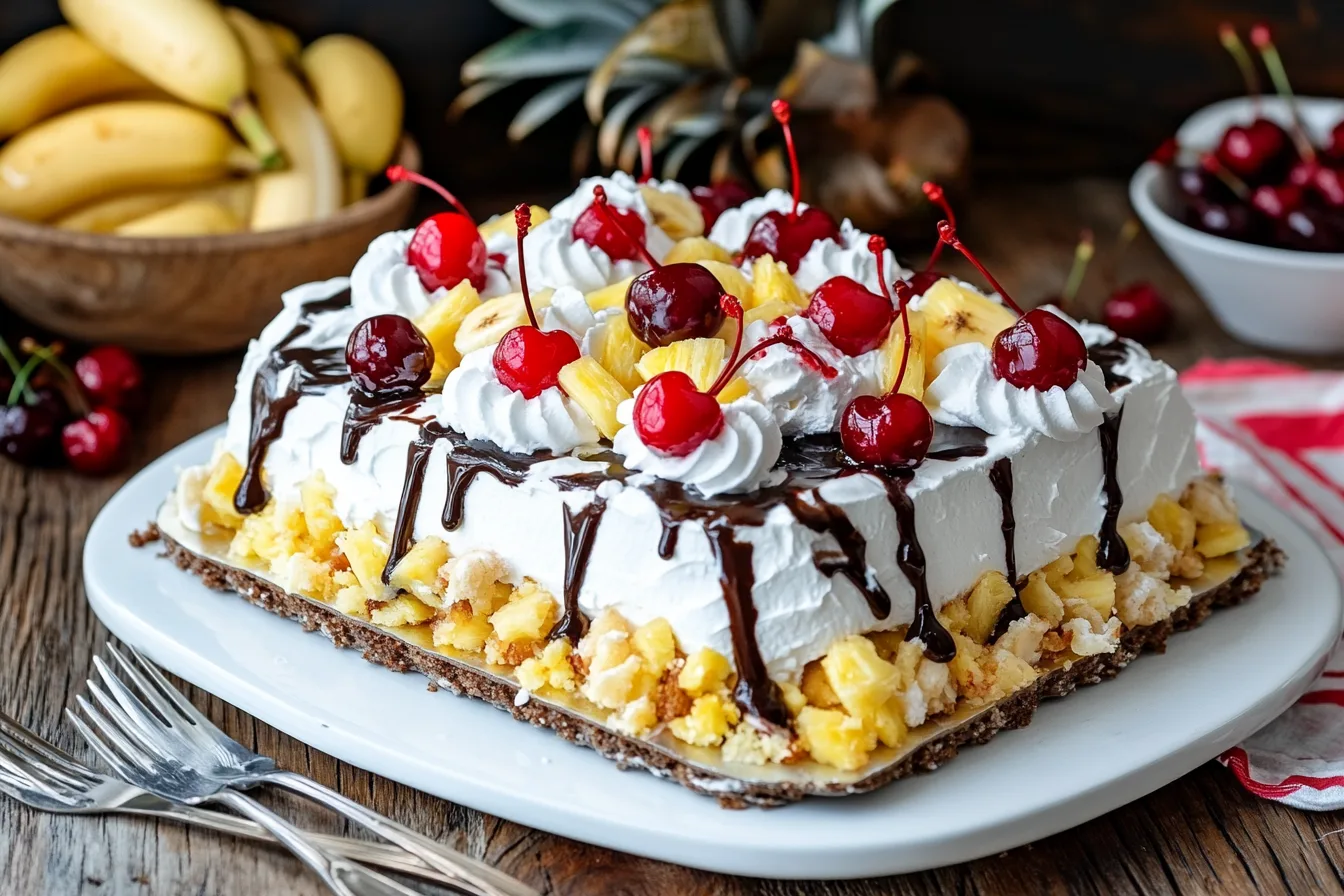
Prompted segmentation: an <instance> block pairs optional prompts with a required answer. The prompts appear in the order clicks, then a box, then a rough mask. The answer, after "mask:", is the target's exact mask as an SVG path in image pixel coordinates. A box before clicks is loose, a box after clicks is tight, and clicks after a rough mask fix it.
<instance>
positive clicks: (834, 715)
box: [795, 706, 877, 771]
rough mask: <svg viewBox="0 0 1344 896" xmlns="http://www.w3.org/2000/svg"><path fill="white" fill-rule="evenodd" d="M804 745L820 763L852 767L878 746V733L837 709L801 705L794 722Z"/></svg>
mask: <svg viewBox="0 0 1344 896" xmlns="http://www.w3.org/2000/svg"><path fill="white" fill-rule="evenodd" d="M795 728H796V729H797V731H798V738H799V740H800V741H801V742H802V747H803V749H805V750H807V751H808V752H809V753H811V754H812V758H813V759H815V760H816V761H817V762H820V763H822V764H823V765H830V766H834V767H835V768H838V769H843V770H844V771H854V770H855V769H857V768H861V767H862V766H863V764H864V763H865V762H867V761H868V754H869V753H871V752H872V751H873V749H874V748H876V747H877V734H876V732H871V731H868V730H865V728H864V726H863V724H862V723H861V722H859V720H858V719H853V718H850V717H849V716H847V715H845V714H844V713H843V712H841V711H840V710H838V709H818V708H817V707H815V706H804V707H803V708H802V711H800V712H799V713H798V718H797V720H796V723H795Z"/></svg>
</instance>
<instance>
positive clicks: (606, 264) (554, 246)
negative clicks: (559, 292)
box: [505, 199, 673, 293]
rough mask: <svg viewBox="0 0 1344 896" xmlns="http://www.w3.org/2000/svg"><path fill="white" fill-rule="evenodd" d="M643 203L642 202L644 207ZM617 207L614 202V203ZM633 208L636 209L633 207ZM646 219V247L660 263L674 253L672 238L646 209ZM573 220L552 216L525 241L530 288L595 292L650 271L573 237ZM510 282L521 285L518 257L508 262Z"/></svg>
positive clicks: (639, 263)
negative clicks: (562, 287) (618, 281)
mask: <svg viewBox="0 0 1344 896" xmlns="http://www.w3.org/2000/svg"><path fill="white" fill-rule="evenodd" d="M643 201H644V200H642V199H640V200H639V202H640V203H641V204H642V203H643ZM613 204H614V203H613ZM632 207H633V206H632ZM641 216H642V217H643V218H644V219H645V227H644V245H645V246H646V247H648V250H649V253H650V254H651V255H652V256H653V257H654V258H656V259H658V260H659V261H662V260H663V258H664V257H666V255H667V253H668V252H670V251H672V246H673V242H672V238H671V237H669V236H668V235H667V234H665V233H663V231H662V230H661V229H660V228H659V227H658V226H657V225H655V224H654V223H653V221H652V219H651V218H650V216H649V214H648V210H647V209H643V210H641ZM573 229H574V221H573V220H571V219H569V218H560V217H551V218H548V219H547V220H545V221H543V222H542V223H541V224H539V225H537V227H536V228H534V229H533V230H532V232H531V233H529V234H528V235H527V238H526V239H525V240H523V255H524V258H525V260H526V262H527V285H528V286H529V287H530V288H532V289H544V288H545V287H548V286H549V287H554V288H556V289H559V288H560V287H561V286H572V287H574V288H575V289H578V290H579V291H580V292H585V293H587V292H592V291H593V290H596V289H601V288H602V287H604V286H607V285H609V284H612V283H615V282H616V281H617V280H624V279H625V278H626V277H632V276H634V275H636V274H642V273H644V272H645V271H647V270H648V269H649V266H648V265H647V264H645V263H644V262H643V261H638V260H636V259H630V258H623V259H620V260H619V261H612V260H611V257H610V256H608V255H607V253H606V252H603V251H602V250H601V249H599V248H597V247H596V246H590V245H588V244H587V243H585V242H584V241H583V240H576V239H574V237H573V236H572V235H571V231H572V230H573ZM505 268H506V270H507V271H508V274H509V279H510V281H511V282H512V283H515V284H516V283H518V258H517V255H516V254H515V255H514V256H511V257H510V258H509V259H508V260H507V261H506V263H505Z"/></svg>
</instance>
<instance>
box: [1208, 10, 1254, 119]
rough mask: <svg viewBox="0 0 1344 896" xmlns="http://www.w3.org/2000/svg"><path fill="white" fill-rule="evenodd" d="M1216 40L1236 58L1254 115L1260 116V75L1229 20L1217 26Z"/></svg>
mask: <svg viewBox="0 0 1344 896" xmlns="http://www.w3.org/2000/svg"><path fill="white" fill-rule="evenodd" d="M1218 40H1219V41H1220V42H1221V43H1222V45H1223V49H1225V50H1227V52H1229V53H1231V54H1232V58H1233V59H1234V60H1236V63H1237V68H1239V69H1241V79H1242V80H1243V81H1244V82H1245V83H1246V94H1247V96H1249V97H1250V98H1251V100H1252V101H1253V102H1254V110H1255V117H1256V118H1259V117H1260V75H1259V73H1257V72H1256V70H1255V62H1254V61H1252V59H1251V54H1250V53H1248V52H1246V45H1245V44H1243V43H1242V42H1241V37H1240V36H1239V35H1238V34H1237V29H1236V28H1234V27H1232V23H1231V22H1224V23H1223V24H1221V25H1219V26H1218Z"/></svg>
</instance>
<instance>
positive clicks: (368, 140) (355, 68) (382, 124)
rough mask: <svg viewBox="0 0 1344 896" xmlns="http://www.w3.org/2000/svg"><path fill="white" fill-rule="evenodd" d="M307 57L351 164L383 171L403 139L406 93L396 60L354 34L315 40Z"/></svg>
mask: <svg viewBox="0 0 1344 896" xmlns="http://www.w3.org/2000/svg"><path fill="white" fill-rule="evenodd" d="M301 62H302V64H303V73H304V75H305V76H306V77H307V78H308V84H309V86H311V87H312V88H313V93H314V94H315V95H316V96H317V107H318V108H319V109H321V110H322V117H323V118H325V119H326V120H327V126H328V127H330V128H331V132H332V135H333V136H334V137H335V138H336V146H337V147H338V148H339V149H340V151H341V159H342V160H343V161H344V162H345V165H346V167H347V168H350V169H352V170H354V171H362V172H364V173H365V174H378V173H379V172H381V171H382V170H383V169H384V168H386V167H387V164H388V162H390V161H391V160H392V153H394V152H395V151H396V149H397V141H398V140H400V139H401V125H402V109H403V106H404V99H403V97H402V91H401V82H400V81H399V80H397V73H396V71H395V70H394V69H393V68H392V63H390V62H388V61H387V58H386V57H385V56H383V54H382V53H380V52H378V50H377V49H376V48H375V47H373V46H372V45H371V44H369V43H367V42H366V41H363V40H360V39H359V38H357V37H351V36H350V35H348V34H332V35H328V36H327V37H323V38H320V39H318V40H316V41H314V42H313V43H312V44H311V45H310V46H309V47H308V48H307V49H305V50H304V51H303V56H302V57H301Z"/></svg>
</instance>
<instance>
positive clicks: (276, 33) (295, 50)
mask: <svg viewBox="0 0 1344 896" xmlns="http://www.w3.org/2000/svg"><path fill="white" fill-rule="evenodd" d="M261 24H262V25H263V26H265V28H266V31H267V33H268V34H270V35H271V43H273V44H275V48H276V50H278V51H279V52H280V58H281V59H283V60H285V63H286V64H288V65H293V64H294V63H296V62H298V61H299V54H300V53H302V52H303V44H302V42H300V41H299V36H298V35H297V34H295V33H294V32H293V31H291V30H289V29H288V28H286V27H285V26H284V25H281V24H280V23H279V22H262V23H261Z"/></svg>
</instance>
